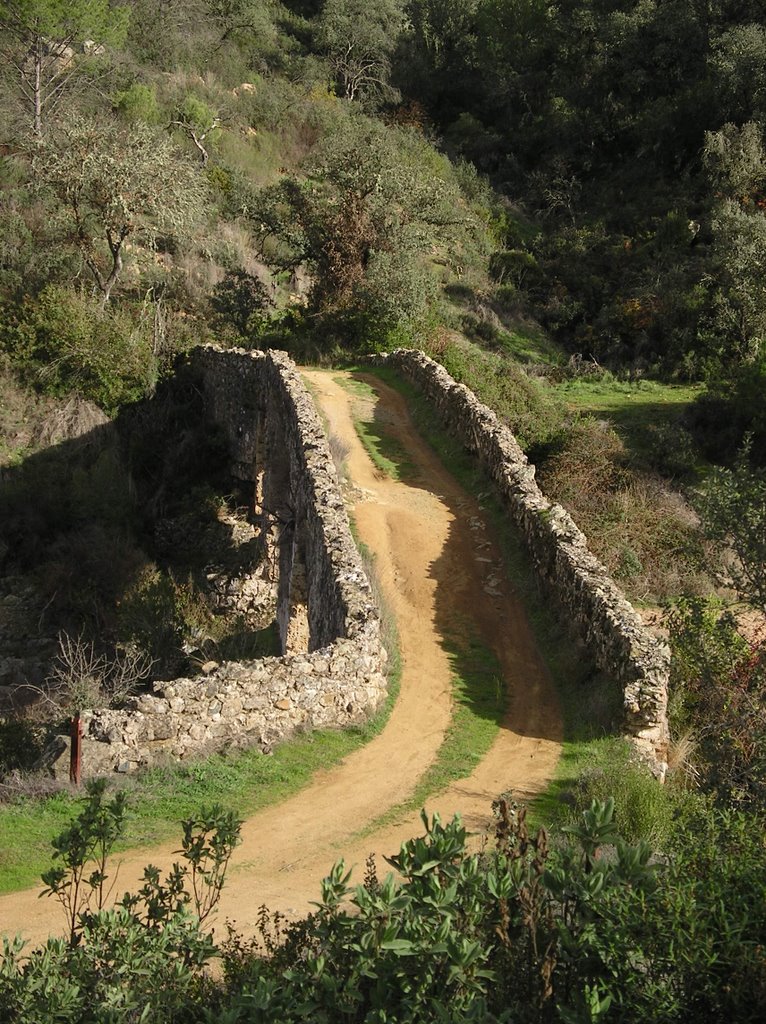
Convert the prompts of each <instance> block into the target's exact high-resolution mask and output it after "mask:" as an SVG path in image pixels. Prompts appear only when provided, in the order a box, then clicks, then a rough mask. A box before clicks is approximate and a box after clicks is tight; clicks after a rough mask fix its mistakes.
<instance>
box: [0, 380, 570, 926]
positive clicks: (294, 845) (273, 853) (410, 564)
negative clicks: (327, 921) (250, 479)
mask: <svg viewBox="0 0 766 1024" xmlns="http://www.w3.org/2000/svg"><path fill="white" fill-rule="evenodd" d="M341 376H342V375H341V374H339V373H337V372H327V371H319V370H307V371H305V377H306V379H307V381H308V382H309V384H310V385H311V387H312V389H313V391H314V393H315V396H316V400H317V403H318V405H319V407H320V409H321V411H322V413H323V415H324V416H325V418H326V420H327V423H328V425H329V430H330V432H331V433H332V434H335V435H336V436H337V437H338V438H340V439H341V440H342V442H343V444H344V445H345V447H347V449H348V455H347V458H346V466H347V475H348V477H349V481H350V484H351V486H352V493H353V494H354V496H355V498H354V502H353V507H352V509H351V512H352V514H353V516H354V519H355V522H356V528H357V532H358V534H359V537H360V538H361V540H362V541H363V542H364V543H365V544H366V545H367V547H368V548H369V549H370V550H371V551H372V552H373V554H374V556H375V564H376V570H377V575H378V577H379V581H380V586H381V589H382V591H383V594H384V596H385V600H386V602H387V604H388V607H389V609H390V611H391V612H392V614H393V615H394V618H395V620H396V625H397V629H398V633H399V643H400V650H401V657H402V678H401V691H400V695H399V698H398V700H397V702H396V705H395V707H394V709H393V711H392V713H391V716H390V719H389V721H388V723H387V725H386V727H385V729H384V730H383V731H382V732H381V733H380V735H378V736H376V737H375V738H374V739H373V740H372V741H371V742H369V743H368V744H367V745H366V746H364V747H362V748H361V749H359V750H357V751H355V752H354V753H353V754H351V755H350V756H349V757H347V758H346V759H345V760H344V761H343V762H342V763H341V764H339V765H337V766H335V767H333V768H329V769H327V770H326V771H322V772H319V773H318V774H317V775H316V776H315V777H314V779H313V780H312V781H311V783H310V784H309V785H308V786H306V787H305V788H304V789H303V790H301V791H300V792H299V793H297V794H296V795H294V796H293V797H291V798H289V799H288V800H286V801H285V802H283V803H281V804H279V805H277V806H274V807H270V808H266V809H264V810H262V811H259V812H258V813H257V814H255V815H253V816H252V817H250V818H249V819H248V820H247V821H246V822H245V824H244V826H243V830H242V835H243V843H242V845H241V846H240V847H238V849H237V850H236V851H235V854H234V856H233V858H232V862H231V865H230V869H229V874H228V877H227V882H226V886H225V888H224V890H223V894H222V901H221V909H220V912H219V914H218V917H217V921H218V927H217V930H218V931H221V930H222V923H223V921H224V920H225V919H229V920H231V921H232V922H234V923H235V924H236V926H237V927H238V928H239V929H240V930H241V931H243V932H245V933H248V932H249V931H251V929H252V926H253V922H254V921H255V919H256V915H257V911H258V908H259V907H260V906H261V905H262V904H264V903H265V904H266V905H267V906H268V907H270V908H271V909H272V910H280V911H282V912H283V913H284V914H286V915H288V916H290V917H292V916H296V915H300V914H303V913H305V912H306V911H307V910H308V909H310V902H311V900H314V899H317V898H318V896H319V882H320V879H321V878H322V876H323V875H324V874H326V873H327V871H328V870H329V868H330V867H331V865H332V863H333V861H334V860H336V859H338V858H339V857H341V856H342V857H344V859H345V861H346V863H347V865H349V866H351V865H354V867H355V872H354V877H355V879H356V880H357V881H361V879H362V873H363V867H364V861H365V859H366V857H367V855H368V854H369V853H375V854H376V855H377V856H378V857H379V858H381V857H382V855H384V854H387V853H392V852H395V851H396V850H397V849H398V847H399V844H400V843H401V842H402V841H403V840H404V839H406V838H409V837H410V836H413V835H416V834H418V833H419V832H420V831H421V828H422V826H421V823H420V821H419V816H418V814H417V813H412V814H409V813H408V814H403V815H402V816H401V818H400V819H399V820H397V821H395V822H393V823H391V824H388V825H386V826H385V827H383V828H378V829H376V830H374V831H373V832H372V833H371V834H369V835H365V836H364V838H359V836H360V833H362V832H363V831H364V830H365V829H367V828H369V826H370V825H371V824H372V823H374V822H375V821H377V820H378V819H379V818H380V817H381V815H382V814H384V813H385V812H386V811H387V810H389V809H390V808H392V807H396V806H397V805H399V804H401V803H403V802H405V801H406V800H407V799H408V798H410V797H411V796H412V793H413V791H414V788H415V785H416V783H417V781H418V779H419V778H420V777H421V775H422V774H423V773H424V772H425V770H426V769H427V768H428V767H429V765H430V764H432V763H433V761H434V759H435V757H436V754H437V751H438V749H439V746H440V744H441V742H442V740H443V739H444V735H445V732H446V730H447V728H448V726H449V722H450V713H451V695H450V691H451V683H450V678H451V668H450V662H449V658H448V654H447V650H446V647H447V644H446V640H447V638H448V634H449V631H450V630H460V629H463V628H466V624H467V628H469V629H470V631H471V632H472V633H473V634H474V635H476V636H477V637H478V638H479V639H480V640H481V642H482V643H484V644H485V645H487V646H488V647H490V648H491V649H492V650H493V651H494V653H495V656H496V657H497V659H498V661H499V663H500V665H501V667H502V672H503V676H504V682H505V685H506V687H507V691H508V695H509V699H508V710H507V713H506V716H505V720H504V722H503V724H502V727H501V729H500V730H499V732H498V735H497V738H496V740H495V741H494V743H493V745H492V747H491V748H490V750H489V752H488V753H487V755H486V756H485V757H484V758H483V760H482V761H481V763H480V764H479V765H478V766H477V767H476V768H475V770H474V771H473V772H472V773H471V775H470V776H469V777H468V778H466V779H463V780H460V781H458V782H455V783H453V784H452V785H450V786H449V787H448V788H447V789H446V790H445V791H444V792H442V793H440V794H437V795H435V796H434V797H433V798H432V799H429V800H428V802H427V803H428V810H429V813H431V812H433V811H436V810H438V811H439V813H440V814H441V815H442V817H449V816H451V815H452V814H453V813H455V812H456V811H459V812H460V813H461V814H462V815H463V819H464V821H465V822H466V824H467V825H468V826H469V827H470V828H471V829H474V830H478V831H481V830H482V829H484V828H485V827H486V826H487V825H488V823H489V818H490V804H491V801H492V799H493V798H494V797H495V796H496V795H497V794H498V793H500V792H503V791H506V790H509V789H510V790H513V792H514V794H515V795H516V796H517V797H519V798H522V799H523V798H526V797H529V796H532V795H534V794H535V793H536V792H539V791H540V789H542V788H543V787H544V786H545V784H546V783H547V781H548V780H549V779H550V778H551V776H552V774H553V772H554V770H555V766H556V762H557V760H558V756H559V752H560V740H561V720H560V715H559V712H558V706H557V701H556V696H555V693H554V690H553V685H552V683H551V681H550V678H549V676H548V673H547V670H546V668H545V666H544V664H543V662H542V659H541V657H540V655H539V652H538V651H537V649H536V647H535V643H534V640H533V638H532V635H531V632H530V629H529V626H528V624H527V621H526V617H525V614H524V610H523V608H522V607H521V605H520V603H519V601H518V599H517V598H516V597H515V596H514V594H513V592H512V589H511V587H510V584H509V583H508V581H507V580H506V579H505V578H504V577H502V576H501V574H500V572H499V570H498V569H497V568H496V567H497V566H499V564H500V555H499V552H498V550H497V547H496V545H495V542H494V540H493V539H492V536H491V534H490V531H489V530H488V529H487V527H486V524H485V523H484V521H483V519H482V513H481V510H480V508H479V504H478V502H477V500H476V499H475V498H474V497H473V496H471V495H469V494H468V493H466V491H464V490H463V489H462V488H461V487H460V486H459V485H458V484H457V482H456V481H455V480H454V478H453V477H452V476H451V475H450V474H449V472H448V471H447V470H446V469H445V467H444V466H443V465H442V464H441V462H440V461H439V459H438V458H437V457H436V455H435V454H434V453H433V451H432V450H431V449H430V447H429V446H428V445H427V444H426V443H425V442H424V441H423V439H422V438H421V437H420V435H419V434H418V433H417V431H416V430H415V429H414V427H413V425H412V421H411V418H410V416H409V413H408V410H407V407H406V403H405V401H404V399H403V398H402V396H401V395H400V394H399V393H398V392H397V391H395V390H393V389H391V388H389V387H388V386H387V385H385V384H383V383H382V382H380V381H379V380H377V379H376V378H374V377H371V376H370V377H365V379H366V380H367V382H368V383H369V384H371V385H372V387H373V388H374V390H375V392H376V394H377V399H376V402H375V403H374V405H375V408H374V415H375V418H376V421H378V422H379V423H382V424H385V431H386V435H387V437H390V438H393V439H394V440H395V442H396V443H397V445H398V446H400V448H401V450H402V452H403V453H404V454H405V456H406V458H407V460H408V461H409V462H410V463H411V466H412V469H413V472H412V474H411V477H412V478H411V479H409V477H408V480H407V482H397V481H394V480H392V479H390V478H389V477H387V476H385V475H384V474H381V473H380V471H378V470H377V469H376V468H375V466H374V465H373V463H372V462H371V460H370V458H369V456H368V455H367V453H366V452H365V450H364V447H363V446H362V444H361V442H360V441H359V438H358V436H357V434H356V431H355V428H354V418H353V404H354V398H353V397H352V396H351V395H350V394H349V393H348V392H347V391H346V390H345V389H344V388H343V387H342V386H341V384H340V383H339V382H338V380H339V378H341ZM346 376H348V375H346ZM175 845H176V844H171V843H169V844H165V845H163V846H160V847H152V848H143V849H139V850H136V851H131V852H128V853H126V854H123V855H122V856H121V857H120V858H119V859H120V869H119V876H118V881H117V885H116V891H118V892H120V893H122V892H123V891H125V890H126V889H128V888H132V887H134V886H135V885H136V883H137V880H138V879H139V877H140V874H141V870H142V868H143V866H144V865H145V864H147V863H149V862H151V863H154V864H157V865H158V866H159V867H160V868H162V869H166V868H167V867H169V866H170V864H171V863H172V861H173V859H174V856H173V851H174V849H175ZM39 891H40V890H39V889H37V890H28V891H24V892H20V893H11V894H8V895H5V896H2V897H0V932H7V933H9V934H14V933H16V932H18V933H21V934H23V935H24V936H25V937H27V938H29V939H31V940H32V941H39V940H41V939H44V938H45V937H46V936H47V935H48V934H50V933H51V932H54V933H60V932H61V931H62V928H63V922H62V918H63V915H62V914H61V910H60V908H59V907H58V906H57V905H56V904H54V903H53V902H52V901H51V900H39V899H38V894H39Z"/></svg>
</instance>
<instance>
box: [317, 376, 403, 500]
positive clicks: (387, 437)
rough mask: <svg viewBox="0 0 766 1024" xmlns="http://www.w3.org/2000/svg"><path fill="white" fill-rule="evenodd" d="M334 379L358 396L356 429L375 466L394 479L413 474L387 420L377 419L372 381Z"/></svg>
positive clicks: (347, 378) (401, 478)
mask: <svg viewBox="0 0 766 1024" xmlns="http://www.w3.org/2000/svg"><path fill="white" fill-rule="evenodd" d="M334 379H335V382H336V383H337V384H340V386H341V387H342V388H343V389H344V390H345V391H347V392H348V393H349V394H350V395H352V396H353V397H354V398H355V399H357V401H356V402H355V403H354V410H353V413H354V429H355V430H356V433H357V435H358V437H359V440H360V441H361V442H362V445H363V446H364V450H365V451H366V452H367V454H368V455H369V457H370V459H371V460H372V464H373V465H374V466H375V468H376V469H378V470H380V472H381V473H384V474H385V475H386V476H387V477H390V478H391V479H392V480H403V479H406V478H407V477H410V478H411V477H412V475H413V473H414V470H415V467H414V465H413V463H412V460H411V459H410V458H409V456H408V455H407V452H406V451H405V450H404V448H403V447H402V445H401V444H399V442H398V441H397V440H396V439H395V438H394V437H393V436H392V435H391V433H390V431H388V430H387V429H386V424H385V423H384V422H381V421H380V420H378V419H377V415H376V412H375V409H376V404H375V391H374V389H373V388H372V387H371V385H370V384H368V383H367V382H366V381H363V380H359V379H354V378H349V377H335V378H334Z"/></svg>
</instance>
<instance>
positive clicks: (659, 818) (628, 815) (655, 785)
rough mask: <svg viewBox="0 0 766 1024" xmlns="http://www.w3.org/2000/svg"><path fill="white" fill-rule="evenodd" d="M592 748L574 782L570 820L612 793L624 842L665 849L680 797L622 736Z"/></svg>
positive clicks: (606, 740) (673, 826) (577, 817)
mask: <svg viewBox="0 0 766 1024" xmlns="http://www.w3.org/2000/svg"><path fill="white" fill-rule="evenodd" d="M593 751H594V754H593V759H592V762H591V763H590V764H589V765H586V767H585V769H584V771H583V773H582V775H581V776H580V778H579V779H578V780H577V782H576V784H575V787H574V790H573V795H574V807H573V809H572V811H571V812H570V815H569V817H570V820H572V819H573V820H577V819H579V817H580V815H581V814H582V812H583V811H584V810H586V809H587V808H588V807H589V806H590V804H591V802H592V801H593V800H598V801H603V800H606V799H608V798H609V797H610V796H612V797H614V806H615V821H616V822H617V825H618V827H619V829H620V834H621V835H622V836H624V837H625V839H627V840H628V842H632V843H636V842H638V841H639V840H641V839H646V840H647V841H648V842H650V843H651V844H652V846H654V847H655V848H658V849H660V850H664V849H666V848H667V844H668V840H669V839H670V837H671V835H672V833H673V830H674V828H675V817H676V815H677V810H678V806H679V801H680V799H682V798H679V795H678V793H677V792H676V791H675V790H674V789H673V788H672V787H671V786H669V785H665V786H663V785H662V784H661V783H659V782H658V781H657V780H656V779H655V778H654V776H653V775H652V774H651V772H649V771H648V769H647V767H646V765H645V764H643V763H641V762H640V761H639V760H637V758H636V755H635V752H634V751H633V749H632V747H631V745H630V743H628V742H627V741H626V740H623V739H605V740H602V741H601V742H600V743H599V744H598V745H597V746H594V748H593Z"/></svg>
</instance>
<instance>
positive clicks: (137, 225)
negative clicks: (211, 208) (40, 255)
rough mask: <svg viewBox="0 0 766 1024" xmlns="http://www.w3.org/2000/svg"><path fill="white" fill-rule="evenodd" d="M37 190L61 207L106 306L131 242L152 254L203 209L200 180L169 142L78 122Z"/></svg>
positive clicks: (41, 172)
mask: <svg viewBox="0 0 766 1024" xmlns="http://www.w3.org/2000/svg"><path fill="white" fill-rule="evenodd" d="M35 172H36V181H37V183H38V187H39V188H40V189H41V190H43V191H47V192H48V193H50V194H52V195H53V197H54V198H55V200H57V202H58V204H59V209H60V211H61V214H62V215H63V217H64V219H65V221H66V222H67V225H68V227H69V228H70V230H71V235H72V237H73V239H74V240H75V243H76V245H77V248H78V249H79V251H80V254H81V256H82V259H83V262H84V263H85V265H86V266H87V268H88V270H89V271H90V272H91V274H92V275H93V278H94V280H95V282H96V285H97V287H98V289H99V291H100V292H101V295H102V298H103V302H104V304H106V303H107V302H108V301H109V298H110V296H111V294H112V290H113V288H114V286H115V285H116V284H117V281H118V280H119V278H120V275H121V273H122V270H123V267H124V262H125V251H126V245H127V243H128V240H129V239H130V240H131V242H132V243H133V244H138V245H143V246H145V247H151V246H152V245H153V244H154V243H155V241H156V239H157V236H158V235H159V234H160V233H161V232H165V233H180V232H182V231H183V230H184V229H185V228H187V227H188V226H190V225H191V223H193V222H194V221H195V220H196V219H197V217H198V216H200V215H201V213H202V210H203V209H204V205H205V204H204V200H205V188H204V185H203V182H202V179H201V177H200V175H199V174H198V173H197V172H196V171H195V170H194V169H193V168H192V167H190V165H189V164H188V163H187V162H186V161H185V160H184V158H183V156H181V155H179V154H178V153H177V152H176V150H175V149H174V147H173V145H172V143H171V141H170V140H169V139H168V138H167V137H166V136H165V135H163V134H160V133H158V132H157V131H155V130H153V129H152V128H150V127H149V126H148V125H144V124H134V125H130V126H128V127H125V126H124V125H120V124H118V123H117V122H116V121H111V120H110V121H102V120H92V119H90V118H84V117H72V118H70V119H69V120H68V121H67V122H66V124H65V125H63V126H62V127H61V129H60V130H59V131H58V132H57V133H56V134H55V136H54V137H51V139H50V140H46V142H45V144H44V145H43V146H42V147H41V148H40V150H39V152H38V153H37V154H36V156H35Z"/></svg>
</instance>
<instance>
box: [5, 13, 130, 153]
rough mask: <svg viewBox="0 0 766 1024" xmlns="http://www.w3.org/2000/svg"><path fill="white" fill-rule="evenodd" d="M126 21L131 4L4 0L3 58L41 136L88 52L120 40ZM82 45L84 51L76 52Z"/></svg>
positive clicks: (35, 129)
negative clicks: (45, 122)
mask: <svg viewBox="0 0 766 1024" xmlns="http://www.w3.org/2000/svg"><path fill="white" fill-rule="evenodd" d="M127 24H128V12H127V8H126V7H115V6H113V5H112V4H111V3H110V2H109V0H0V29H3V31H4V33H5V38H4V39H3V40H2V42H1V43H0V59H1V60H2V61H3V62H4V63H5V64H6V66H8V67H9V68H10V69H11V70H12V71H13V72H15V76H16V86H17V89H18V90H19V92H20V94H21V97H22V100H23V102H24V103H25V105H26V106H27V107H29V108H30V110H31V114H32V118H31V123H32V130H33V132H34V134H35V136H36V137H37V138H38V139H39V138H41V137H42V134H43V116H44V115H48V114H51V113H52V112H53V110H54V109H55V108H56V107H57V106H58V104H59V102H60V100H61V97H62V96H63V94H64V91H65V90H66V88H67V86H68V85H69V84H70V83H71V81H72V80H73V78H74V77H75V76H76V75H77V74H78V73H79V72H80V71H81V70H82V69H83V67H84V65H85V56H86V55H88V54H91V55H97V54H98V53H101V52H103V47H104V46H106V45H109V44H114V43H117V42H119V41H120V40H121V39H122V38H124V36H125V33H126V31H127ZM78 47H79V48H80V50H81V53H82V54H83V56H77V55H76V53H75V50H76V48H78Z"/></svg>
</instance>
